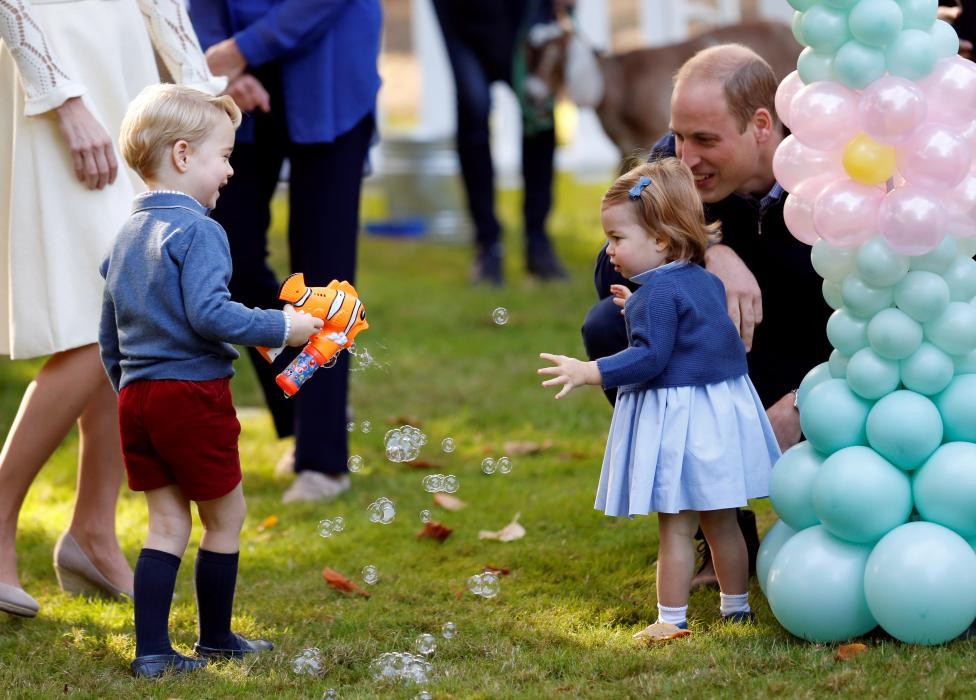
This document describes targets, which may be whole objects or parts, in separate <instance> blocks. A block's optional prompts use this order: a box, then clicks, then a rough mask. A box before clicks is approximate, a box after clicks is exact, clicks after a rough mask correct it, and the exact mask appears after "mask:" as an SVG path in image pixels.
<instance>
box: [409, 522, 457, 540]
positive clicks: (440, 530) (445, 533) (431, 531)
mask: <svg viewBox="0 0 976 700" xmlns="http://www.w3.org/2000/svg"><path fill="white" fill-rule="evenodd" d="M452 532H454V530H452V529H451V528H449V527H447V526H446V525H443V524H441V523H439V522H437V521H436V520H431V521H430V522H429V523H425V524H424V529H423V530H421V531H420V532H418V533H417V537H429V538H430V539H432V540H438V541H439V542H443V541H444V540H446V539H447V538H448V537H450V536H451V533H452Z"/></svg>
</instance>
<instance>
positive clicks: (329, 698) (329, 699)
mask: <svg viewBox="0 0 976 700" xmlns="http://www.w3.org/2000/svg"><path fill="white" fill-rule="evenodd" d="M322 700H339V691H338V690H336V689H335V688H326V689H325V692H324V693H322Z"/></svg>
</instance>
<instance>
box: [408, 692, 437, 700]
mask: <svg viewBox="0 0 976 700" xmlns="http://www.w3.org/2000/svg"><path fill="white" fill-rule="evenodd" d="M433 697H434V696H433V695H431V694H430V691H429V690H421V691H420V692H419V693H417V694H416V695H414V698H413V700H431V699H432V698H433Z"/></svg>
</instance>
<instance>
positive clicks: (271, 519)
mask: <svg viewBox="0 0 976 700" xmlns="http://www.w3.org/2000/svg"><path fill="white" fill-rule="evenodd" d="M277 524H278V516H277V515H269V516H268V517H267V518H265V519H264V520H262V521H261V524H260V525H258V532H264V531H265V530H267V529H269V528H272V527H274V526H275V525H277Z"/></svg>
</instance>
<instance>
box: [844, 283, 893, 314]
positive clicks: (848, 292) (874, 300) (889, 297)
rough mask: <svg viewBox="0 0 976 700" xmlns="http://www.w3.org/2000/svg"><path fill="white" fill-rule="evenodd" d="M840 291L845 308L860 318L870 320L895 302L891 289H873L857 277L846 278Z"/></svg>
mask: <svg viewBox="0 0 976 700" xmlns="http://www.w3.org/2000/svg"><path fill="white" fill-rule="evenodd" d="M840 290H841V299H842V300H843V301H844V306H846V307H847V310H848V311H849V312H850V313H851V314H853V315H854V316H857V317H858V318H864V319H870V318H872V317H873V316H874V315H875V314H876V313H878V312H879V311H881V310H882V309H887V308H888V307H889V306H891V305H892V304H893V303H894V301H895V293H894V290H893V289H892V288H891V287H872V286H871V285H869V284H866V283H865V282H864V280H862V279H861V278H860V277H858V276H857V275H848V276H847V277H845V278H844V281H843V282H842V283H841V287H840Z"/></svg>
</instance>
